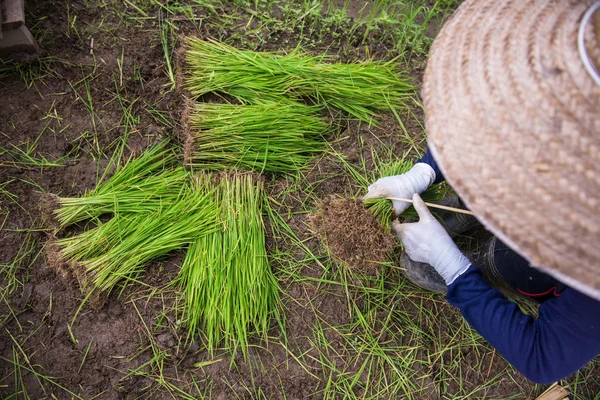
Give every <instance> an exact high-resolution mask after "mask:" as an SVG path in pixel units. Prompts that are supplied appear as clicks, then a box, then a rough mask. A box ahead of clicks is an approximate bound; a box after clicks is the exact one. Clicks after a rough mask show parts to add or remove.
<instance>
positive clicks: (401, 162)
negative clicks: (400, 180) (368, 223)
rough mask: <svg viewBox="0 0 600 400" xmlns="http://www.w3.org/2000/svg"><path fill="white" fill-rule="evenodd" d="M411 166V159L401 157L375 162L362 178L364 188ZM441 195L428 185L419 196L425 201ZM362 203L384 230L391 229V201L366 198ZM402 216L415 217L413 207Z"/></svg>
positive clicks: (437, 190) (398, 173)
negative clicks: (369, 174)
mask: <svg viewBox="0 0 600 400" xmlns="http://www.w3.org/2000/svg"><path fill="white" fill-rule="evenodd" d="M412 166H413V163H412V161H410V160H406V158H405V157H402V158H400V159H398V160H395V161H390V162H387V163H381V164H377V165H376V167H375V170H374V171H373V173H372V174H371V176H370V177H368V178H364V180H363V181H362V183H363V186H364V187H365V190H366V188H367V187H368V185H369V184H370V183H373V182H375V181H376V180H377V179H379V178H381V177H385V176H394V175H401V174H404V173H406V172H408V171H409V170H410V169H411V168H412ZM442 197H443V193H442V192H441V191H440V190H439V188H438V187H430V188H429V189H427V190H426V191H425V192H423V193H422V194H421V198H422V199H423V200H424V201H426V202H431V201H436V200H439V199H440V198H442ZM363 205H364V206H365V207H366V208H367V209H368V210H369V211H370V212H371V213H372V214H373V215H374V216H375V217H376V218H377V219H378V220H379V222H380V223H381V226H382V227H383V228H384V229H385V231H386V232H390V231H391V229H392V220H393V217H394V208H393V206H392V202H391V201H390V200H387V199H366V200H363ZM402 217H403V218H415V217H417V212H416V210H415V209H414V207H412V206H411V207H409V208H408V209H407V210H405V211H404V212H403V213H402Z"/></svg>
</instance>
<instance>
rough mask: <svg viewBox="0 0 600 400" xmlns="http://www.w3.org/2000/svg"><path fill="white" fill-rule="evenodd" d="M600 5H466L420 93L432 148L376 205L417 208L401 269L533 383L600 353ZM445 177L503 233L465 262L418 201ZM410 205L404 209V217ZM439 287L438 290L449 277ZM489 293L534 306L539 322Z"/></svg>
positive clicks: (387, 182)
mask: <svg viewBox="0 0 600 400" xmlns="http://www.w3.org/2000/svg"><path fill="white" fill-rule="evenodd" d="M599 69H600V1H596V2H594V1H592V0H570V1H568V0H560V1H558V0H557V1H547V0H507V1H498V2H492V1H484V0H467V1H465V2H464V3H463V4H462V5H461V6H460V7H459V9H458V11H457V12H456V13H455V15H454V16H453V17H452V19H451V20H450V21H448V23H446V24H445V26H444V27H443V29H442V31H441V32H440V34H439V36H438V38H437V39H436V41H435V43H434V45H433V47H432V51H431V55H430V59H429V62H428V65H427V69H426V72H425V77H424V84H423V97H424V105H425V114H426V127H427V132H428V139H429V150H428V152H427V154H426V155H425V156H424V157H423V158H422V159H421V160H419V162H418V163H417V164H415V166H414V167H413V168H412V169H411V170H410V171H409V172H408V173H406V174H403V175H399V176H391V177H384V178H381V179H379V180H378V181H376V182H375V183H374V184H373V185H371V186H370V187H369V192H368V193H367V196H366V197H367V198H379V197H401V198H411V197H412V199H413V201H414V204H415V208H416V209H417V211H418V213H419V221H418V222H416V223H404V224H402V223H399V222H397V221H396V222H395V223H394V231H395V232H396V234H397V236H398V238H399V239H400V240H401V241H402V243H403V244H404V248H405V250H406V255H407V256H403V261H402V262H401V265H402V266H403V267H404V268H405V269H406V273H407V276H408V277H409V279H411V280H412V281H413V282H416V283H417V284H419V285H420V286H423V287H425V288H429V289H442V290H445V289H446V288H447V294H446V298H447V300H448V302H449V303H451V304H453V305H454V306H456V307H458V308H459V309H460V311H461V313H462V314H463V316H464V318H465V319H466V320H467V321H468V322H469V323H470V324H471V326H473V328H475V329H476V330H477V331H478V332H479V333H480V334H481V335H482V336H483V337H484V338H485V339H486V340H487V341H488V342H489V343H491V344H492V345H493V346H494V347H495V348H496V349H497V350H498V351H499V352H500V354H502V355H503V356H504V358H506V359H507V360H508V361H509V362H510V363H511V364H512V365H514V366H515V367H516V368H517V369H518V370H519V371H521V372H522V373H523V374H524V375H525V376H526V377H528V378H529V379H531V380H532V381H534V382H537V383H541V384H547V383H551V382H555V381H557V380H559V379H562V378H565V377H567V376H568V375H570V374H572V373H574V372H575V371H577V370H578V369H579V368H581V367H583V366H584V365H585V364H586V363H588V362H589V361H590V360H592V359H593V358H594V357H596V356H597V355H598V354H600V76H599V75H598V70H599ZM444 177H445V178H446V179H447V181H448V182H449V183H450V184H451V185H452V187H453V188H454V189H455V191H456V192H457V194H458V195H459V196H460V198H461V199H462V200H463V201H464V203H465V205H466V206H467V207H468V208H469V209H470V210H472V212H473V213H474V215H475V216H476V217H477V219H478V220H479V221H480V222H481V224H483V225H484V226H485V227H486V228H487V229H488V230H489V231H491V232H492V233H494V234H495V236H496V237H495V238H492V239H491V240H490V241H489V242H488V243H486V244H485V245H484V246H483V249H482V250H481V252H480V253H479V255H478V256H475V257H473V256H472V257H471V258H472V259H474V260H475V261H471V260H470V259H469V258H467V257H466V256H465V255H464V254H463V253H462V252H461V251H460V250H459V249H458V247H457V246H456V245H455V244H454V242H453V240H452V238H451V236H450V234H449V233H448V232H447V230H446V229H445V228H448V231H450V233H452V234H456V233H460V231H462V230H464V229H463V228H465V229H466V228H467V227H469V226H471V221H468V220H467V219H464V218H456V217H454V219H452V218H448V217H447V215H446V216H445V217H444V221H443V225H442V224H441V223H440V222H438V221H437V219H436V218H434V217H433V216H432V215H431V214H430V212H429V210H428V209H427V207H426V206H425V204H424V203H423V201H422V200H421V198H420V197H419V194H420V193H422V192H423V191H425V190H426V189H427V188H428V187H429V186H430V185H431V184H433V183H437V182H441V181H442V180H444ZM408 206H409V204H408V203H406V202H401V201H394V209H395V212H396V213H397V214H401V213H402V212H403V211H404V210H405V209H406V208H407V207H408ZM440 277H441V279H440ZM490 283H492V284H494V285H495V286H497V287H500V288H503V289H512V290H513V292H514V293H521V294H522V295H525V296H528V297H530V298H531V299H533V300H536V301H538V302H539V303H540V304H541V305H540V307H539V316H538V317H537V319H534V318H533V317H531V316H529V315H525V314H523V313H522V312H521V311H520V309H519V307H518V306H517V305H516V304H514V303H512V302H510V301H508V300H507V299H506V297H504V295H503V294H502V293H501V292H500V291H499V290H498V289H496V288H492V287H491V286H490Z"/></svg>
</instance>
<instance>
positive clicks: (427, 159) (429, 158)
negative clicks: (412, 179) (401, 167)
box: [417, 149, 446, 183]
mask: <svg viewBox="0 0 600 400" xmlns="http://www.w3.org/2000/svg"><path fill="white" fill-rule="evenodd" d="M417 162H418V163H425V164H427V165H429V166H430V167H431V168H433V171H434V172H435V181H433V183H441V182H443V181H444V180H445V179H446V178H444V175H442V171H440V167H438V165H437V162H436V161H435V160H434V159H433V155H432V154H431V151H429V149H427V152H426V153H425V155H424V156H423V157H421V158H420V159H419V160H418V161H417Z"/></svg>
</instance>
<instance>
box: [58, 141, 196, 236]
mask: <svg viewBox="0 0 600 400" xmlns="http://www.w3.org/2000/svg"><path fill="white" fill-rule="evenodd" d="M167 146H168V141H165V142H163V143H161V144H159V145H158V146H155V147H154V148H152V149H150V150H149V151H146V152H145V153H143V154H142V155H141V156H140V157H139V158H136V159H129V160H128V162H127V163H125V164H124V165H123V166H121V167H118V168H117V170H116V171H115V173H114V174H113V175H112V176H111V177H110V178H109V179H107V180H106V181H105V182H103V183H101V184H100V185H98V186H97V187H96V188H95V189H94V190H92V191H90V192H88V193H85V194H84V195H83V196H81V197H75V198H67V197H63V198H59V199H58V202H59V205H60V207H59V208H57V209H56V210H55V211H54V214H55V216H56V218H57V220H58V222H59V225H60V227H65V226H67V225H71V224H74V223H77V222H80V221H83V220H86V219H95V218H97V217H98V216H100V215H102V214H108V213H112V214H117V213H123V212H125V213H148V212H153V211H155V210H156V209H157V208H160V207H162V205H164V204H169V203H172V202H173V201H174V200H175V199H176V198H177V197H178V196H179V193H180V192H181V189H182V187H183V186H184V185H185V184H186V182H188V181H189V173H188V172H186V171H185V169H184V168H183V167H181V166H179V167H178V166H177V165H176V162H177V157H176V154H175V152H174V151H173V150H172V149H169V148H168V147H167Z"/></svg>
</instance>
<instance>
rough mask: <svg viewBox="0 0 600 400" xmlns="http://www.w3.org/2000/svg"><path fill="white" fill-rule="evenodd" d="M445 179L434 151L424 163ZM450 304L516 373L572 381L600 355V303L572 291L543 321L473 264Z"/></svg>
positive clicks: (545, 310) (452, 288)
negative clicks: (508, 298) (490, 281)
mask: <svg viewBox="0 0 600 400" xmlns="http://www.w3.org/2000/svg"><path fill="white" fill-rule="evenodd" d="M419 162H424V163H426V164H428V165H429V166H431V168H432V169H433V170H434V172H435V174H436V180H435V182H436V183H439V182H442V181H443V180H444V177H443V175H442V173H441V171H440V169H439V167H438V165H437V163H436V161H435V160H434V159H433V156H432V155H431V153H430V152H429V151H427V153H426V154H425V155H424V156H423V158H421V159H420V160H419ZM446 299H447V300H448V302H449V303H450V304H452V305H454V306H455V307H457V308H458V309H459V310H460V312H461V313H462V315H463V317H464V318H465V319H466V320H467V321H468V322H469V324H470V325H471V326H472V327H473V328H475V330H476V331H477V332H479V334H480V335H481V336H483V337H484V338H485V339H486V340H487V341H488V342H489V343H490V344H491V345H492V346H494V347H495V348H496V349H497V350H498V352H499V353H500V354H502V356H503V357H504V358H505V359H506V360H507V361H508V362H510V363H511V364H512V365H513V366H514V367H515V368H516V369H518V370H519V371H520V372H521V373H522V374H523V375H525V376H526V377H527V378H528V379H530V380H532V381H533V382H536V383H540V384H548V383H552V382H556V381H558V380H560V379H563V378H566V377H567V376H569V375H570V374H572V373H574V372H576V371H577V370H579V369H580V368H581V367H583V366H584V365H585V364H587V363H588V362H589V361H591V360H592V359H593V358H595V357H596V356H597V355H599V354H600V302H598V301H596V300H594V299H592V298H590V297H588V296H586V295H584V294H582V293H580V292H578V291H577V290H575V289H573V288H567V289H565V290H564V291H563V292H561V293H560V296H559V297H556V298H553V299H550V300H547V301H545V302H544V303H543V304H542V305H541V306H540V308H539V312H538V317H537V319H534V318H533V317H532V316H530V315H526V314H523V313H522V312H521V310H520V309H519V307H518V306H517V305H516V304H514V303H513V302H511V301H509V300H507V299H506V297H504V295H503V294H502V293H500V291H499V290H497V289H494V288H492V287H491V286H490V285H489V284H488V283H487V282H486V281H485V280H484V279H483V276H482V274H481V270H480V269H479V268H477V267H476V266H471V267H470V268H469V269H468V270H467V271H466V272H465V273H463V274H462V275H460V276H459V277H458V278H456V280H455V281H454V282H453V283H452V284H451V285H449V286H448V293H447V295H446Z"/></svg>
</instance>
